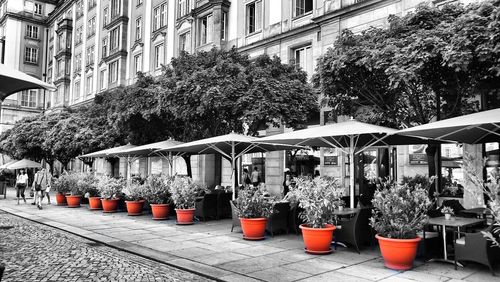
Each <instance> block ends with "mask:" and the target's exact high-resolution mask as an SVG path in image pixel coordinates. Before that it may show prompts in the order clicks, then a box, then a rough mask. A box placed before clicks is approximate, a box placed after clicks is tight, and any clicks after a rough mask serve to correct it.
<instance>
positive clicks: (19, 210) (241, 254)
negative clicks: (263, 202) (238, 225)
mask: <svg viewBox="0 0 500 282" xmlns="http://www.w3.org/2000/svg"><path fill="white" fill-rule="evenodd" d="M12 193H13V192H12V191H9V194H8V197H7V199H6V200H4V199H1V200H0V209H1V210H4V211H6V212H9V213H12V214H16V215H18V216H21V217H25V218H28V219H31V220H34V221H37V222H41V223H44V224H46V225H49V226H53V227H57V228H60V229H62V230H65V231H68V232H72V233H74V234H78V235H80V236H82V237H85V238H88V239H90V240H95V241H98V242H101V243H104V244H107V245H109V246H113V247H116V248H119V249H123V250H126V251H129V252H133V253H136V254H138V255H141V256H145V257H148V258H151V259H154V260H158V261H162V262H165V263H167V264H169V265H172V266H176V267H179V268H182V269H189V270H191V271H195V272H197V273H201V274H204V275H207V276H209V277H212V278H215V279H220V280H225V281H297V280H300V281H334V280H337V281H450V282H456V281H500V277H499V276H496V277H493V276H491V274H490V273H489V271H488V269H487V268H486V267H483V266H481V265H477V264H472V263H471V264H468V265H467V266H466V267H465V268H459V270H454V267H453V265H451V264H443V263H423V262H420V261H416V263H415V268H414V269H413V270H410V271H403V272H398V271H394V270H390V269H387V268H385V267H384V266H383V261H382V258H381V257H380V254H379V251H378V250H377V249H370V248H365V249H362V250H361V254H358V253H356V252H355V251H352V250H351V249H344V248H339V249H338V250H337V251H336V252H334V253H333V254H330V255H326V256H314V255H309V254H306V253H304V250H303V242H302V237H301V236H297V235H293V234H290V235H276V236H275V237H274V238H271V237H267V238H266V239H265V240H263V241H257V242H252V241H245V240H243V239H242V234H241V233H239V232H236V231H235V232H233V233H231V232H230V230H231V221H230V220H219V221H208V222H206V223H205V222H199V223H196V224H194V225H189V226H178V225H175V220H174V219H173V218H171V219H170V220H166V221H154V220H152V219H151V215H150V214H146V215H142V216H136V217H131V216H127V214H126V213H125V212H120V213H114V214H103V213H102V212H101V211H90V210H88V208H87V207H81V208H73V209H72V208H67V207H59V206H55V205H51V206H46V205H44V209H43V210H38V209H37V208H35V207H34V206H31V205H23V204H21V205H19V206H17V205H16V204H15V200H13V199H14V198H13V194H12ZM54 198H55V197H54ZM496 272H497V273H498V274H497V275H500V267H497V269H496Z"/></svg>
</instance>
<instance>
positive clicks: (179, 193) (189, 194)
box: [171, 177, 206, 209]
mask: <svg viewBox="0 0 500 282" xmlns="http://www.w3.org/2000/svg"><path fill="white" fill-rule="evenodd" d="M204 189H206V185H203V184H200V183H196V182H194V181H193V180H192V179H191V178H189V177H175V178H174V180H173V181H172V183H171V193H172V200H173V201H174V204H175V206H176V208H178V209H193V208H194V203H195V201H196V197H197V196H198V195H200V193H201V192H202V191H203V190H204Z"/></svg>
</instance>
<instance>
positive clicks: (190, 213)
mask: <svg viewBox="0 0 500 282" xmlns="http://www.w3.org/2000/svg"><path fill="white" fill-rule="evenodd" d="M194 211H195V209H175V212H176V213H177V224H180V225H187V224H193V223H194V221H193V218H194Z"/></svg>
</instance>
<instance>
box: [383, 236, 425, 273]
mask: <svg viewBox="0 0 500 282" xmlns="http://www.w3.org/2000/svg"><path fill="white" fill-rule="evenodd" d="M375 237H376V238H377V239H378V244H379V246H380V252H381V253H382V257H383V258H384V263H385V266H386V267H387V268H390V269H395V270H408V269H411V268H412V267H413V260H414V259H415V255H416V254H417V247H418V243H419V242H420V240H422V239H421V238H420V237H417V238H415V239H391V238H385V237H382V236H379V235H376V236H375Z"/></svg>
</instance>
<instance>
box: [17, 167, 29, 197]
mask: <svg viewBox="0 0 500 282" xmlns="http://www.w3.org/2000/svg"><path fill="white" fill-rule="evenodd" d="M27 186H28V175H27V174H26V171H25V170H24V169H21V171H20V172H19V175H18V176H17V178H16V198H17V204H18V205H19V200H20V198H21V197H22V198H23V200H24V203H26V197H25V196H24V191H25V190H26V187H27Z"/></svg>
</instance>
